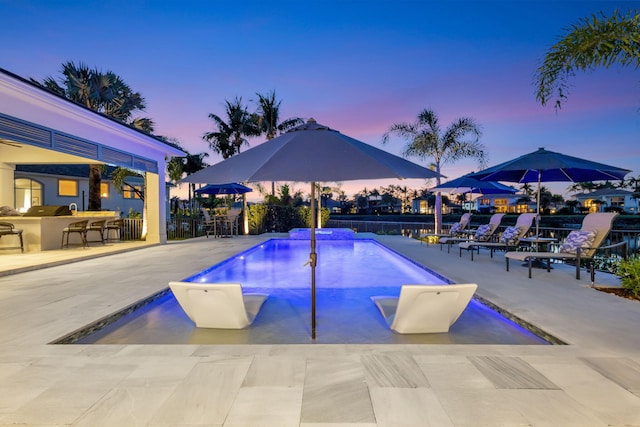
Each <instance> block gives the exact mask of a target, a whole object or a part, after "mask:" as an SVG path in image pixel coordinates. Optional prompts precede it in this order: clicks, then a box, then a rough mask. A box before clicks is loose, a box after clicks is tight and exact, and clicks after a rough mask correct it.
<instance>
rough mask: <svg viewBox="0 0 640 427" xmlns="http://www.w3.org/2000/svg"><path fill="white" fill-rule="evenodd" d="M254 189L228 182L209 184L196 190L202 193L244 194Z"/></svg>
mask: <svg viewBox="0 0 640 427" xmlns="http://www.w3.org/2000/svg"><path fill="white" fill-rule="evenodd" d="M251 191H253V190H252V189H251V188H249V187H247V186H244V185H242V184H238V183H236V182H231V183H228V184H208V185H205V186H204V187H202V188H199V189H197V190H196V193H200V194H244V193H249V192H251Z"/></svg>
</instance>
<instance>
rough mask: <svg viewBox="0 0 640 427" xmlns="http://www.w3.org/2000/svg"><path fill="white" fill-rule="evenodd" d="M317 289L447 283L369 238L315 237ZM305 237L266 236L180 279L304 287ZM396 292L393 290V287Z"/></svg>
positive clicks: (306, 282) (247, 286)
mask: <svg viewBox="0 0 640 427" xmlns="http://www.w3.org/2000/svg"><path fill="white" fill-rule="evenodd" d="M316 245H317V246H316V250H317V253H318V264H317V267H316V286H317V287H318V288H395V287H399V286H401V285H403V284H410V283H429V284H443V285H444V284H447V283H449V281H448V280H447V279H446V278H444V277H442V276H440V275H439V274H437V273H435V272H433V271H430V270H428V269H426V268H424V267H421V266H419V265H417V264H415V263H414V262H413V261H411V260H409V259H407V258H404V257H402V256H401V255H399V254H397V253H395V252H393V251H391V250H390V249H388V248H386V247H384V246H383V245H381V244H379V243H378V242H376V241H375V240H369V239H354V240H318V241H317V242H316ZM308 258H309V241H308V240H306V241H305V240H291V239H271V240H268V241H267V242H265V243H263V244H261V245H258V246H255V247H253V248H250V249H248V250H246V251H244V252H242V253H240V254H238V255H236V256H234V257H231V258H229V259H228V260H226V261H224V262H222V263H220V264H217V265H214V266H212V267H211V268H208V269H206V270H204V271H202V272H199V273H197V274H194V275H193V276H191V277H188V278H187V279H185V280H184V281H185V282H201V283H221V282H239V283H242V287H243V288H245V289H260V290H261V291H262V290H264V291H269V290H272V289H274V288H303V289H306V288H308V287H309V286H310V282H311V280H310V276H309V267H308V266H305V265H304V264H305V263H306V262H307V259H308ZM396 291H397V292H396V294H397V293H398V292H399V288H398V289H397V290H396Z"/></svg>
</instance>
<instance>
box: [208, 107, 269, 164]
mask: <svg viewBox="0 0 640 427" xmlns="http://www.w3.org/2000/svg"><path fill="white" fill-rule="evenodd" d="M224 102H225V113H226V115H227V121H226V122H225V121H224V120H223V119H222V118H221V117H219V116H217V115H215V114H213V113H211V114H209V118H210V119H211V120H213V121H214V123H215V125H216V128H217V130H215V131H213V132H207V133H205V134H204V136H203V137H202V139H204V140H205V141H207V142H208V143H209V147H210V148H211V149H212V150H213V151H214V152H216V153H218V154H221V155H222V158H223V159H228V158H229V157H231V156H233V155H235V154H238V153H240V148H241V147H242V146H243V145H245V144H247V145H248V144H249V142H248V141H247V139H246V138H245V137H252V136H260V128H259V127H258V124H257V122H256V120H255V117H254V116H252V115H251V114H250V113H249V111H248V110H247V107H245V106H244V105H242V97H236V98H235V99H234V100H233V101H228V100H225V101H224Z"/></svg>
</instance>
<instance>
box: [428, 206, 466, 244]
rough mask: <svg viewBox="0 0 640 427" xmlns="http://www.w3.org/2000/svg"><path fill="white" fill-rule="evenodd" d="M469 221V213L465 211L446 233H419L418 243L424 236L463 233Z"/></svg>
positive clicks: (457, 235)
mask: <svg viewBox="0 0 640 427" xmlns="http://www.w3.org/2000/svg"><path fill="white" fill-rule="evenodd" d="M470 221H471V214H470V213H465V214H462V216H461V217H460V221H458V222H456V223H455V224H453V225H452V226H451V229H449V232H448V233H425V234H421V235H420V243H422V239H423V238H424V237H438V238H440V237H460V236H462V235H463V234H464V232H465V230H466V229H467V227H468V226H469V222H470ZM427 244H429V240H428V239H427Z"/></svg>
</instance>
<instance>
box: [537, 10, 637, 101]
mask: <svg viewBox="0 0 640 427" xmlns="http://www.w3.org/2000/svg"><path fill="white" fill-rule="evenodd" d="M616 63H617V64H620V65H622V66H631V67H635V68H636V69H637V68H638V67H640V13H639V12H638V11H637V10H636V11H633V10H629V12H627V14H626V15H622V14H621V13H620V12H619V11H618V10H616V11H615V12H613V15H611V16H609V17H607V16H605V15H604V14H602V13H600V14H599V15H595V14H594V15H592V16H591V17H590V18H583V19H581V20H579V21H578V23H577V24H575V25H572V26H571V28H570V29H569V30H568V31H567V33H566V34H565V35H564V36H563V37H562V38H561V39H560V41H558V42H557V43H556V44H554V45H553V46H551V48H550V49H549V50H548V51H547V54H546V55H545V57H544V60H543V63H542V65H541V66H540V67H539V68H538V70H537V71H536V75H535V85H536V99H537V100H538V101H539V102H540V103H541V104H542V105H546V104H547V102H548V101H549V100H550V98H551V97H555V98H556V101H555V108H556V110H558V109H560V108H561V107H562V103H563V102H564V101H565V100H566V99H567V94H568V89H569V84H568V80H569V78H570V77H572V76H574V75H575V72H576V71H590V70H594V69H596V68H597V67H605V68H609V67H610V66H611V65H613V64H616Z"/></svg>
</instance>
